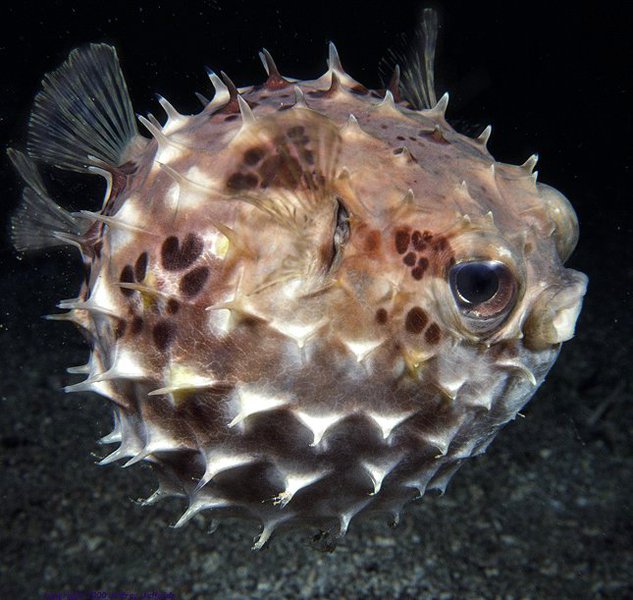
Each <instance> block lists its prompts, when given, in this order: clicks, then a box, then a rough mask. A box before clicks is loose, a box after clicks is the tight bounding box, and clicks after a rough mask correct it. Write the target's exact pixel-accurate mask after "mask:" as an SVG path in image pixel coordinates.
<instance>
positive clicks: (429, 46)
mask: <svg viewBox="0 0 633 600" xmlns="http://www.w3.org/2000/svg"><path fill="white" fill-rule="evenodd" d="M437 30H438V19H437V12H436V11H435V10H433V9H431V8H425V9H424V11H423V12H422V19H421V22H420V25H419V26H418V28H417V29H416V32H415V35H414V39H413V42H412V43H411V44H410V49H409V50H408V51H406V50H405V51H398V50H396V51H393V50H392V51H390V52H389V55H388V57H387V58H386V59H385V60H383V61H382V63H381V66H380V70H381V72H382V73H383V74H387V73H388V74H389V75H388V77H390V76H391V73H392V72H393V70H394V66H395V65H397V64H398V63H399V64H401V65H402V70H401V73H400V83H399V86H400V89H401V92H402V97H403V98H404V99H405V100H406V101H407V102H409V103H410V104H411V105H412V106H413V107H414V108H416V109H418V110H423V109H429V108H433V107H434V106H435V105H436V104H437V94H436V92H435V74H434V68H435V46H436V43H437ZM388 77H386V79H387V80H388ZM392 92H393V90H392Z"/></svg>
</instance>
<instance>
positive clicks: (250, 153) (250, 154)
mask: <svg viewBox="0 0 633 600" xmlns="http://www.w3.org/2000/svg"><path fill="white" fill-rule="evenodd" d="M264 154H266V151H265V150H264V149H263V148H261V147H258V146H254V147H253V148H249V149H248V150H247V151H246V152H244V156H243V157H242V159H243V160H244V164H246V165H249V166H251V167H253V166H255V165H256V164H258V163H259V162H260V161H261V160H262V158H264Z"/></svg>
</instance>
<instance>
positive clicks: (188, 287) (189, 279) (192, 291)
mask: <svg viewBox="0 0 633 600" xmlns="http://www.w3.org/2000/svg"><path fill="white" fill-rule="evenodd" d="M208 278H209V267H196V268H195V269H193V270H191V271H189V273H187V274H186V275H184V276H183V277H182V279H181V280H180V286H179V289H180V291H181V293H182V294H183V295H184V296H186V297H187V298H193V297H194V296H196V295H197V294H199V293H200V290H201V289H202V288H203V287H204V284H205V283H206V282H207V279H208Z"/></svg>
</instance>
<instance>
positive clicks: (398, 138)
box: [396, 135, 407, 142]
mask: <svg viewBox="0 0 633 600" xmlns="http://www.w3.org/2000/svg"><path fill="white" fill-rule="evenodd" d="M396 139H397V140H400V141H401V142H403V141H404V140H406V139H407V138H406V137H404V136H403V135H397V136H396Z"/></svg>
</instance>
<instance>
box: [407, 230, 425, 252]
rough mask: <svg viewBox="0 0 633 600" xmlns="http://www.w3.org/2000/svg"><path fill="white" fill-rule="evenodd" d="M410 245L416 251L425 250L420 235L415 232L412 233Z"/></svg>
mask: <svg viewBox="0 0 633 600" xmlns="http://www.w3.org/2000/svg"><path fill="white" fill-rule="evenodd" d="M411 243H412V244H413V247H414V248H415V249H416V250H418V251H422V250H424V249H425V248H426V243H425V241H424V238H423V236H422V234H421V233H420V232H419V231H417V230H416V231H414V232H413V235H412V236H411Z"/></svg>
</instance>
